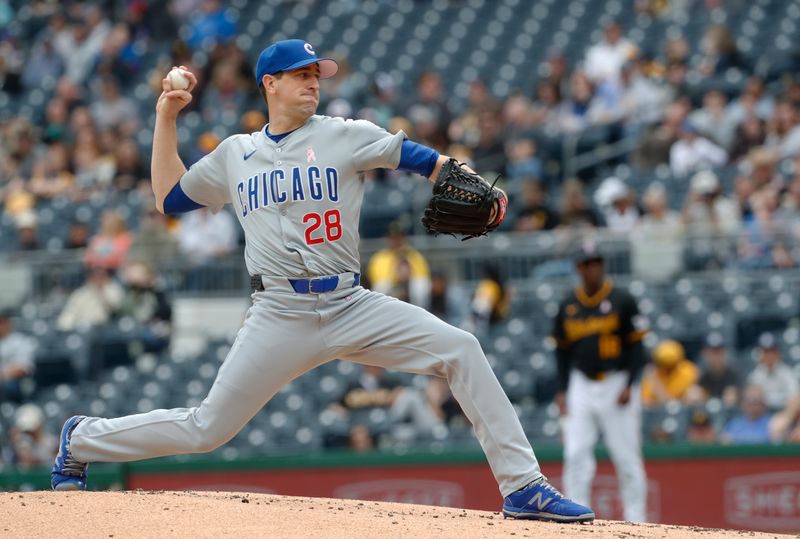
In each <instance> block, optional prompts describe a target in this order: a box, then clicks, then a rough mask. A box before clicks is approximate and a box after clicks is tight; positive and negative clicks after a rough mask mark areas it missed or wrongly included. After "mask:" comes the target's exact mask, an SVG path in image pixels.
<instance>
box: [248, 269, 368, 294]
mask: <svg viewBox="0 0 800 539" xmlns="http://www.w3.org/2000/svg"><path fill="white" fill-rule="evenodd" d="M287 281H289V284H291V285H292V288H293V289H294V291H295V292H297V293H298V294H322V293H323V292H333V291H334V290H336V288H337V287H338V286H339V276H338V275H331V276H329V277H316V278H314V279H287ZM360 282H361V275H360V274H358V273H354V274H353V286H358V285H359V284H360ZM251 284H252V285H253V288H254V289H255V290H257V291H262V290H264V283H263V282H262V280H261V275H254V276H253V277H252V280H251Z"/></svg>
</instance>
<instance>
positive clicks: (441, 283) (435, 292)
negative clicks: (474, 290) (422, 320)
mask: <svg viewBox="0 0 800 539" xmlns="http://www.w3.org/2000/svg"><path fill="white" fill-rule="evenodd" d="M468 303H469V298H468V297H465V296H464V295H463V294H461V293H459V291H457V290H455V289H454V288H452V287H451V286H450V285H449V283H448V280H447V277H446V276H445V275H444V274H443V273H433V274H432V275H431V303H430V308H429V309H428V310H429V311H430V312H431V313H433V314H435V315H436V316H438V317H439V318H441V319H442V320H445V321H447V322H448V323H450V324H453V325H458V324H459V323H460V321H461V319H462V318H463V317H464V316H465V314H466V312H467V311H468V310H469V306H468Z"/></svg>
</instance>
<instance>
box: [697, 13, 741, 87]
mask: <svg viewBox="0 0 800 539" xmlns="http://www.w3.org/2000/svg"><path fill="white" fill-rule="evenodd" d="M700 53H701V55H702V58H701V61H700V66H699V72H700V74H701V75H702V76H703V77H709V76H711V75H722V74H724V73H725V71H727V70H728V69H730V68H732V67H739V66H740V65H741V57H740V55H739V51H738V50H737V48H736V41H735V40H734V38H733V35H732V34H731V31H730V30H729V29H728V27H726V26H724V25H721V24H716V25H713V26H710V27H709V28H708V29H707V30H706V32H705V34H704V35H703V39H702V40H701V41H700Z"/></svg>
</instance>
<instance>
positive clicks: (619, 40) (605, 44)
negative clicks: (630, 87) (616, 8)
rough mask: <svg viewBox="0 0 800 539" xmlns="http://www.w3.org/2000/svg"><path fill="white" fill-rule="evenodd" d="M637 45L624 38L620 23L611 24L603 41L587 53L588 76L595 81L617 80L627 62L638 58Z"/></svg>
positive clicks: (606, 28)
mask: <svg viewBox="0 0 800 539" xmlns="http://www.w3.org/2000/svg"><path fill="white" fill-rule="evenodd" d="M636 54H637V49H636V45H634V44H633V43H631V42H630V41H628V40H627V39H626V38H624V37H622V28H621V27H620V25H619V23H617V22H616V21H615V22H610V23H608V24H607V25H606V27H605V34H604V38H603V40H602V41H601V42H600V43H598V44H596V45H593V46H591V47H589V50H588V51H587V53H586V60H585V66H586V74H587V75H588V76H589V78H590V79H591V80H593V81H596V82H597V81H602V80H616V79H617V78H619V74H620V71H621V70H622V66H623V64H625V62H627V61H629V60H632V59H634V58H635V57H636Z"/></svg>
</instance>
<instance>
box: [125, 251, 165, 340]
mask: <svg viewBox="0 0 800 539" xmlns="http://www.w3.org/2000/svg"><path fill="white" fill-rule="evenodd" d="M122 280H123V283H124V285H125V297H124V298H123V299H122V303H121V304H120V306H119V310H118V313H119V315H120V316H130V317H131V318H133V319H134V320H135V321H136V322H137V324H139V326H140V329H141V331H140V335H139V337H140V339H141V340H142V341H143V343H144V347H145V351H149V352H159V351H161V350H163V349H165V348H166V347H167V346H169V339H170V329H171V326H170V324H171V322H172V305H171V304H170V302H169V300H168V299H167V295H166V294H165V293H164V291H163V290H161V289H160V288H159V287H157V285H156V276H155V274H154V273H153V270H152V268H150V267H149V266H148V265H147V264H144V263H142V262H133V263H130V264H128V265H127V266H125V268H124V270H123V271H122Z"/></svg>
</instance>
